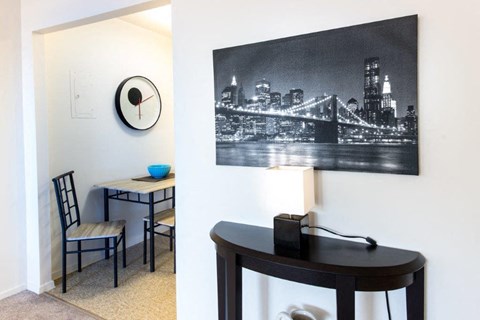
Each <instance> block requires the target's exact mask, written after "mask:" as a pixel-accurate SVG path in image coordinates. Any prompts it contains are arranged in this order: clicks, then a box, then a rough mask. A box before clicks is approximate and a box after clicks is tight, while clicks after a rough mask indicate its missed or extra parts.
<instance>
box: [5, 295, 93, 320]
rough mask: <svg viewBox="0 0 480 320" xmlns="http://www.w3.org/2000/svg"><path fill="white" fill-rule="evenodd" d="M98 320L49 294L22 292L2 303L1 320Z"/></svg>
mask: <svg viewBox="0 0 480 320" xmlns="http://www.w3.org/2000/svg"><path fill="white" fill-rule="evenodd" d="M20 319H22V320H23V319H36V320H51V319H59V320H60V319H70V320H98V319H101V318H99V317H97V316H95V315H94V314H90V313H89V312H87V311H85V310H82V309H80V308H78V307H75V306H72V305H71V304H69V303H66V302H63V301H59V300H58V299H57V298H55V297H52V296H50V295H47V294H41V295H37V294H35V293H33V292H30V291H22V292H20V293H18V294H15V295H13V296H11V297H8V298H5V299H3V300H1V301H0V320H20Z"/></svg>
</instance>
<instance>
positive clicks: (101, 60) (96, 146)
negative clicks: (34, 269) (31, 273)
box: [44, 19, 175, 278]
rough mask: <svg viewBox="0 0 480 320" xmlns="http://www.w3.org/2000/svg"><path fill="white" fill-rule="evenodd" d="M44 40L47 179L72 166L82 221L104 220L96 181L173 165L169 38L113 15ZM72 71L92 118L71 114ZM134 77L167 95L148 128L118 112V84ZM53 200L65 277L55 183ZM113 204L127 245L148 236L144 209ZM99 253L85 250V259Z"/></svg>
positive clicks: (55, 265)
mask: <svg viewBox="0 0 480 320" xmlns="http://www.w3.org/2000/svg"><path fill="white" fill-rule="evenodd" d="M44 45H45V67H46V68H45V82H46V87H47V92H48V94H47V105H48V136H49V139H48V146H49V152H48V154H49V164H50V170H49V171H50V177H54V176H56V175H58V174H61V173H64V172H67V171H69V170H75V183H76V189H77V195H78V200H79V204H80V209H81V216H82V221H83V222H90V221H102V220H103V189H98V188H93V187H92V186H93V185H94V184H95V183H99V182H104V181H110V180H115V179H124V178H130V177H133V176H141V175H147V174H148V173H147V171H146V168H147V166H148V165H149V164H152V163H170V164H172V171H174V170H175V167H174V145H173V138H174V137H173V103H172V95H173V91H172V81H173V79H172V51H171V47H172V45H171V38H170V37H167V36H163V35H159V34H157V33H154V32H152V31H150V30H147V29H144V28H140V27H137V26H135V25H133V24H131V23H128V22H124V21H122V20H120V19H112V20H107V21H103V22H97V23H93V24H89V25H86V26H81V27H76V28H72V29H68V30H65V31H59V32H54V33H49V34H47V35H45V39H44ZM71 73H74V74H75V76H74V77H75V79H76V81H77V82H76V83H77V84H76V86H77V90H78V91H77V94H79V98H78V100H77V101H79V102H80V101H83V102H80V104H79V105H80V106H82V105H84V106H86V107H91V108H93V111H92V113H91V114H90V115H87V116H86V117H87V118H72V112H71V78H70V74H71ZM134 75H143V76H145V77H147V78H149V79H150V80H152V81H153V83H154V84H155V85H156V86H157V89H158V90H159V92H160V96H161V99H162V113H161V116H160V119H159V121H158V122H157V124H156V125H155V126H154V127H153V128H152V129H150V130H147V131H135V130H132V129H130V128H127V127H126V126H125V125H124V124H123V123H122V122H121V120H120V119H119V117H118V116H117V114H116V111H115V105H114V97H115V92H116V89H117V86H118V85H119V84H120V82H121V81H123V80H124V79H125V78H128V77H131V76H134ZM87 111H88V110H87ZM83 117H85V116H84V115H83ZM90 117H91V118H90ZM50 186H51V184H50ZM50 203H51V204H52V206H51V217H50V221H51V226H52V240H51V241H52V270H53V275H54V278H56V277H58V276H60V275H61V273H60V272H61V254H60V252H61V228H60V223H59V219H58V210H57V206H56V202H55V195H54V192H53V187H51V201H50ZM165 205H166V204H165ZM110 210H111V216H110V219H126V220H127V229H126V232H127V246H130V245H132V244H135V243H138V242H140V241H143V223H142V219H141V218H142V217H144V216H145V215H146V214H147V212H148V209H147V207H145V206H138V205H128V204H127V203H120V204H119V203H117V202H112V203H111V208H110ZM94 256H95V255H93V254H90V255H86V256H85V262H84V263H85V264H87V263H88V262H89V260H90V261H92V259H93V257H94ZM98 256H100V254H98V255H97V257H98ZM71 258H72V259H71V260H70V262H71V263H72V265H76V261H75V260H76V259H74V258H75V257H71ZM69 264H70V263H69ZM70 269H71V268H70Z"/></svg>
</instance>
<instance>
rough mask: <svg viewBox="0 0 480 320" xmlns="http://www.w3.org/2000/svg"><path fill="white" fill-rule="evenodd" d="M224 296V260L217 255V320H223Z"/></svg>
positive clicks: (224, 314) (224, 310) (224, 309)
mask: <svg viewBox="0 0 480 320" xmlns="http://www.w3.org/2000/svg"><path fill="white" fill-rule="evenodd" d="M225 294H226V293H225V259H224V258H223V257H222V256H221V255H219V254H218V253H217V300H218V320H225V316H226V313H225V312H226V310H227V306H226V303H225V301H226V295H225Z"/></svg>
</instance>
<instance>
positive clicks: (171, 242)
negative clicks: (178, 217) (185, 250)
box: [169, 227, 173, 251]
mask: <svg viewBox="0 0 480 320" xmlns="http://www.w3.org/2000/svg"><path fill="white" fill-rule="evenodd" d="M169 238H170V251H172V249H173V227H170V237H169Z"/></svg>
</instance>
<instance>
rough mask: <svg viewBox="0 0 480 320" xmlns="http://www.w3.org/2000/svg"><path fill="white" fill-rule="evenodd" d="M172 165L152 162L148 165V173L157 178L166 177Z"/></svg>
mask: <svg viewBox="0 0 480 320" xmlns="http://www.w3.org/2000/svg"><path fill="white" fill-rule="evenodd" d="M170 168H171V166H170V165H169V164H152V165H150V166H148V168H147V169H148V173H150V175H151V176H152V177H153V178H155V179H161V178H165V177H166V176H167V175H168V173H169V172H170Z"/></svg>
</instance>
